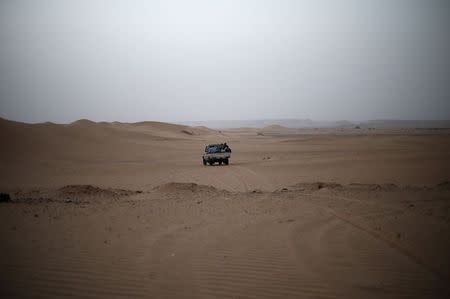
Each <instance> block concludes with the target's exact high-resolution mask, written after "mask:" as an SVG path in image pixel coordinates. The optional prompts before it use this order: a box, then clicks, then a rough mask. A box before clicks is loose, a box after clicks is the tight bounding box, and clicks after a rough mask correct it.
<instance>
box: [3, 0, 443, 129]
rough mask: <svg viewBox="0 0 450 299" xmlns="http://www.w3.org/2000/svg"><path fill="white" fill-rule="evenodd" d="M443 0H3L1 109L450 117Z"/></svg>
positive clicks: (59, 117) (154, 115)
mask: <svg viewBox="0 0 450 299" xmlns="http://www.w3.org/2000/svg"><path fill="white" fill-rule="evenodd" d="M449 12H450V5H449V4H448V3H447V1H426V2H424V1H403V0H400V1H368V0H364V1H357V0H346V1H339V3H338V2H334V1H288V0H285V1H202V0H194V1H172V0H169V1H115V2H114V3H110V2H109V1H84V0H83V1H45V0H43V1H33V2H32V3H30V2H28V1H2V2H1V4H0V66H1V67H0V76H1V80H0V92H1V98H0V101H1V102H0V103H1V104H0V105H1V109H0V116H1V117H3V118H7V119H12V120H18V121H24V122H45V121H52V122H58V123H69V122H72V121H75V120H77V119H83V118H86V119H91V120H94V121H126V122H136V121H144V120H158V121H168V122H180V121H202V120H203V121H204V120H227V119H231V120H247V119H267V118H269V119H271V118H300V119H314V120H320V121H337V120H349V121H355V120H356V121H358V120H371V119H408V120H411V119H420V120H423V119H439V120H442V119H449V118H450V112H449V111H450V104H449V100H448V98H449V95H450V90H449V86H450V84H449V83H450V82H449V78H450V74H449V61H450V60H449V54H448V53H450V42H449V38H450V37H449V35H448V32H447V31H448V28H449V27H450V24H449V18H448V16H449Z"/></svg>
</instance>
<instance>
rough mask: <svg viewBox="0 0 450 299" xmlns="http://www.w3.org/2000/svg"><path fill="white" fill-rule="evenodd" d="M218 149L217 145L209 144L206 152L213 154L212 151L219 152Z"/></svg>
mask: <svg viewBox="0 0 450 299" xmlns="http://www.w3.org/2000/svg"><path fill="white" fill-rule="evenodd" d="M219 152H220V149H219V147H218V146H211V147H209V148H208V153H209V154H214V153H219Z"/></svg>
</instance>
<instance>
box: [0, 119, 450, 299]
mask: <svg viewBox="0 0 450 299" xmlns="http://www.w3.org/2000/svg"><path fill="white" fill-rule="evenodd" d="M0 138H1V140H2V141H3V143H2V146H1V147H0V165H1V172H0V178H1V179H0V192H7V193H9V194H10V195H11V202H8V203H0V224H1V225H0V269H1V277H2V279H1V281H0V296H2V297H16V296H17V297H62V296H66V295H67V296H76V297H91V296H92V297H105V298H111V297H134V296H136V297H153V298H180V297H189V298H336V297H339V298H399V297H408V298H448V296H449V295H450V286H449V283H448V282H449V281H450V254H449V252H450V237H449V236H450V183H449V182H448V181H450V132H449V131H448V130H416V129H395V130H387V129H385V130H370V129H359V130H358V129H318V130H315V129H308V130H296V129H285V128H282V127H277V126H273V127H268V128H265V129H260V130H256V129H239V130H226V131H213V130H210V129H207V128H191V127H185V126H177V125H169V124H163V123H154V122H145V123H138V124H120V123H91V122H89V121H79V122H76V123H73V124H70V125H55V124H51V123H46V124H36V125H28V124H20V123H14V122H9V121H5V120H0ZM223 141H226V142H228V143H229V145H230V146H231V148H232V150H233V153H232V159H231V164H230V165H229V166H203V165H202V163H201V154H202V149H203V148H204V146H205V144H207V143H210V142H223Z"/></svg>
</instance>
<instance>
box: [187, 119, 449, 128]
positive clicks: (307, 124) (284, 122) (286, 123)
mask: <svg viewBox="0 0 450 299" xmlns="http://www.w3.org/2000/svg"><path fill="white" fill-rule="evenodd" d="M180 124H183V125H188V126H205V127H208V128H212V129H231V128H264V127H270V126H283V127H286V128H353V127H361V128H450V120H395V119H392V120H390V119H380V120H368V121H361V122H359V121H347V120H339V121H315V120H311V119H260V120H210V121H190V122H181V123H180Z"/></svg>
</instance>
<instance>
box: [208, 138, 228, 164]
mask: <svg viewBox="0 0 450 299" xmlns="http://www.w3.org/2000/svg"><path fill="white" fill-rule="evenodd" d="M230 158H231V149H230V148H229V147H228V146H227V145H226V143H225V144H224V143H220V144H210V145H207V146H206V147H205V153H204V154H203V165H206V164H209V165H214V163H216V162H217V163H219V165H221V164H222V163H223V164H225V165H228V164H229V163H230Z"/></svg>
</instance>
